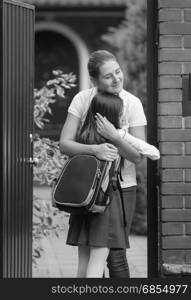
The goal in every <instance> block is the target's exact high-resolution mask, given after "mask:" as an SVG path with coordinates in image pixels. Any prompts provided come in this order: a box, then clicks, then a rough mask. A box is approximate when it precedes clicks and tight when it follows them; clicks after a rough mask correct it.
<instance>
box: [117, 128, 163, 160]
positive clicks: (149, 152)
mask: <svg viewBox="0 0 191 300" xmlns="http://www.w3.org/2000/svg"><path fill="white" fill-rule="evenodd" d="M118 132H119V134H120V136H121V137H122V138H123V139H125V140H126V141H127V142H128V143H130V144H131V146H133V147H135V149H136V150H137V151H138V152H139V153H140V154H142V155H144V156H145V157H148V158H150V159H152V160H157V159H159V158H160V152H159V150H158V149H157V148H156V147H154V146H153V145H151V144H149V143H147V142H146V141H144V140H142V139H140V138H137V137H135V136H133V135H131V134H130V133H128V130H127V129H125V128H124V129H118Z"/></svg>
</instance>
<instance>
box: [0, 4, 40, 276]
mask: <svg viewBox="0 0 191 300" xmlns="http://www.w3.org/2000/svg"><path fill="white" fill-rule="evenodd" d="M0 14H1V17H0V22H1V24H0V31H1V33H0V39H1V40H0V45H1V46H0V55H1V65H0V68H1V74H2V77H1V83H0V97H1V100H0V103H1V122H2V126H1V130H2V131H1V140H2V143H1V147H2V148H1V149H2V160H1V168H0V169H1V173H2V187H3V189H2V195H1V200H0V201H1V209H0V214H1V228H0V229H1V236H0V242H1V253H0V254H1V266H0V269H1V276H2V277H4V278H24V277H25V278H26V277H31V276H32V191H33V188H32V187H33V174H32V173H33V172H32V171H33V170H32V164H31V162H32V133H33V82H34V7H33V6H30V5H28V4H24V3H19V2H15V1H9V0H4V1H1V2H0Z"/></svg>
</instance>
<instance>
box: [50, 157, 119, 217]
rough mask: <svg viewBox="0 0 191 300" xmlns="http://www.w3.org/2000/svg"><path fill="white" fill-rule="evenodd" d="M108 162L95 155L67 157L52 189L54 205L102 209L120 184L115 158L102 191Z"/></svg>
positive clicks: (73, 210)
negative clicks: (106, 183) (117, 183)
mask: <svg viewBox="0 0 191 300" xmlns="http://www.w3.org/2000/svg"><path fill="white" fill-rule="evenodd" d="M108 166H109V162H108V161H104V160H99V159H98V158H97V157H95V156H93V155H81V154H79V155H75V156H73V157H72V158H70V159H68V161H67V162H66V164H65V165H64V167H63V169H62V171H61V173H60V175H59V177H58V178H57V179H56V181H55V183H54V186H53V190H52V198H53V199H52V200H53V206H55V207H57V208H58V209H59V210H62V211H65V212H68V213H71V214H88V213H103V212H104V211H105V209H106V207H107V206H108V205H109V204H110V202H111V199H112V191H113V190H114V189H115V188H116V187H117V185H116V184H115V183H116V178H117V169H116V163H115V161H114V162H112V164H111V167H110V169H109V183H108V186H107V188H106V190H105V192H104V191H103V189H102V187H101V185H102V182H103V179H104V176H105V174H106V172H108Z"/></svg>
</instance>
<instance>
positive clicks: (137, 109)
mask: <svg viewBox="0 0 191 300" xmlns="http://www.w3.org/2000/svg"><path fill="white" fill-rule="evenodd" d="M96 93H97V89H96V88H95V87H93V88H90V89H87V90H83V91H81V92H79V93H78V94H76V95H75V97H74V98H73V100H72V102H71V104H70V106H69V108H68V112H69V113H71V114H72V115H74V116H76V117H77V118H79V119H80V120H81V122H82V123H83V122H84V120H85V117H86V114H87V111H88V108H89V106H90V103H91V101H92V99H93V97H94V96H95V94H96ZM119 96H120V98H121V99H122V100H123V113H122V129H124V130H125V131H126V134H127V133H128V130H129V128H130V127H134V126H145V125H146V124H147V121H146V117H145V114H144V110H143V106H142V103H141V101H140V99H139V98H137V97H136V96H134V95H132V94H131V93H129V92H127V91H126V90H124V89H123V90H122V91H121V92H120V93H119ZM126 134H124V132H121V133H120V135H124V138H125V135H126ZM132 137H133V136H132ZM126 138H127V136H126ZM128 139H129V142H130V140H131V142H132V143H134V147H135V148H136V147H137V145H138V148H139V150H138V151H140V153H141V154H143V151H144V149H145V148H144V147H145V146H144V147H143V146H142V147H141V144H140V141H141V140H140V139H139V140H140V141H139V143H138V144H137V142H136V143H135V140H132V138H131V137H129V136H128ZM135 139H136V138H135ZM152 147H153V146H152ZM141 151H142V152H141ZM147 153H148V149H147ZM143 155H144V154H143ZM148 157H149V156H148ZM122 177H123V181H122V182H121V186H122V188H126V187H130V186H134V185H137V181H136V170H135V164H134V163H132V162H130V161H128V160H127V159H125V163H124V167H123V169H122Z"/></svg>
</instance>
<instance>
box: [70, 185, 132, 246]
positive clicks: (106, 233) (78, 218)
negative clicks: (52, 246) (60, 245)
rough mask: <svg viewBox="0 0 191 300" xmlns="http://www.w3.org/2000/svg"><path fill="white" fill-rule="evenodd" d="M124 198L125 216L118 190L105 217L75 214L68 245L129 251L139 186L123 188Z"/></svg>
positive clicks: (103, 215) (101, 215) (71, 218)
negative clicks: (125, 249) (126, 249)
mask: <svg viewBox="0 0 191 300" xmlns="http://www.w3.org/2000/svg"><path fill="white" fill-rule="evenodd" d="M123 198H124V211H125V216H124V214H123V206H122V200H121V197H120V193H119V191H118V190H116V191H115V192H113V198H112V202H111V203H110V205H109V206H108V207H107V209H106V210H105V212H104V213H103V214H90V215H71V216H70V219H69V230H68V236H67V240H66V243H67V244H68V245H73V246H80V245H86V246H90V247H107V248H129V247H130V245H129V232H130V227H131V222H132V218H133V214H134V210H135V203H136V186H134V187H130V188H126V189H123ZM124 218H125V220H124ZM125 221H126V222H125ZM125 223H126V226H125Z"/></svg>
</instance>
